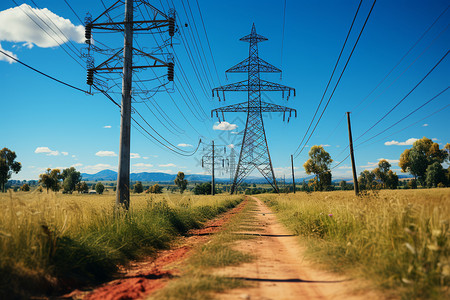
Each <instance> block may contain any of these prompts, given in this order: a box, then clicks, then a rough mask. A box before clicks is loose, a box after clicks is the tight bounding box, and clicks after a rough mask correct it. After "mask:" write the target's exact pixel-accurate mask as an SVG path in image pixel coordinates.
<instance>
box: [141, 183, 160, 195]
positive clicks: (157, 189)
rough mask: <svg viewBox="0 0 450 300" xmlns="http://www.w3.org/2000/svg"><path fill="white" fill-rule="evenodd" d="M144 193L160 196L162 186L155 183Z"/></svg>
mask: <svg viewBox="0 0 450 300" xmlns="http://www.w3.org/2000/svg"><path fill="white" fill-rule="evenodd" d="M145 192H146V193H152V194H161V193H162V186H160V185H159V184H157V183H155V184H154V185H152V186H151V187H149V188H148V190H146V191H145Z"/></svg>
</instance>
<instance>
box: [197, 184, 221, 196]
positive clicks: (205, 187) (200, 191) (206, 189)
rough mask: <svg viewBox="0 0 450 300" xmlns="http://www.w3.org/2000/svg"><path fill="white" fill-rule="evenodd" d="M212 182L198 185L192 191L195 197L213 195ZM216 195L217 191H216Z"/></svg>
mask: <svg viewBox="0 0 450 300" xmlns="http://www.w3.org/2000/svg"><path fill="white" fill-rule="evenodd" d="M211 190H212V187H211V182H204V183H202V184H196V185H195V187H194V189H193V190H192V191H193V192H194V194H195V195H211ZM214 192H215V193H216V191H214Z"/></svg>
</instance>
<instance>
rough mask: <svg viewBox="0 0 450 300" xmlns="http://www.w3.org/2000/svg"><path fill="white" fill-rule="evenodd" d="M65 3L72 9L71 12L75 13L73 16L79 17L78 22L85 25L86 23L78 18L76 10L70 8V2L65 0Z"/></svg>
mask: <svg viewBox="0 0 450 300" xmlns="http://www.w3.org/2000/svg"><path fill="white" fill-rule="evenodd" d="M64 2H65V3H66V4H67V6H68V7H69V8H70V10H71V11H72V12H73V14H74V15H75V16H76V17H77V19H78V21H80V23H81V24H83V25H84V22H83V21H82V20H81V18H80V17H79V16H78V14H77V13H76V12H75V10H74V9H73V8H72V6H70V4H69V2H67V0H64Z"/></svg>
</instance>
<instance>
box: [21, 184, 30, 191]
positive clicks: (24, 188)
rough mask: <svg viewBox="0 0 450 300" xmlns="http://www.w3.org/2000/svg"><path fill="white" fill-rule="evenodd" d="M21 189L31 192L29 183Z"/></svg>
mask: <svg viewBox="0 0 450 300" xmlns="http://www.w3.org/2000/svg"><path fill="white" fill-rule="evenodd" d="M20 189H21V190H22V191H24V192H29V191H30V186H29V185H28V184H27V183H24V184H23V185H22V186H21V187H20Z"/></svg>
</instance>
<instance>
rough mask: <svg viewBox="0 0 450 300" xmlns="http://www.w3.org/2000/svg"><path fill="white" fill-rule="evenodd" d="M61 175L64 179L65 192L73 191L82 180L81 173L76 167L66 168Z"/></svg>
mask: <svg viewBox="0 0 450 300" xmlns="http://www.w3.org/2000/svg"><path fill="white" fill-rule="evenodd" d="M61 177H62V179H63V189H64V192H65V193H70V194H71V193H72V192H73V191H74V190H75V187H76V185H77V184H78V183H79V182H80V181H81V173H80V172H77V170H76V169H75V168H74V167H70V168H67V169H64V170H63V172H62V174H61Z"/></svg>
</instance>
